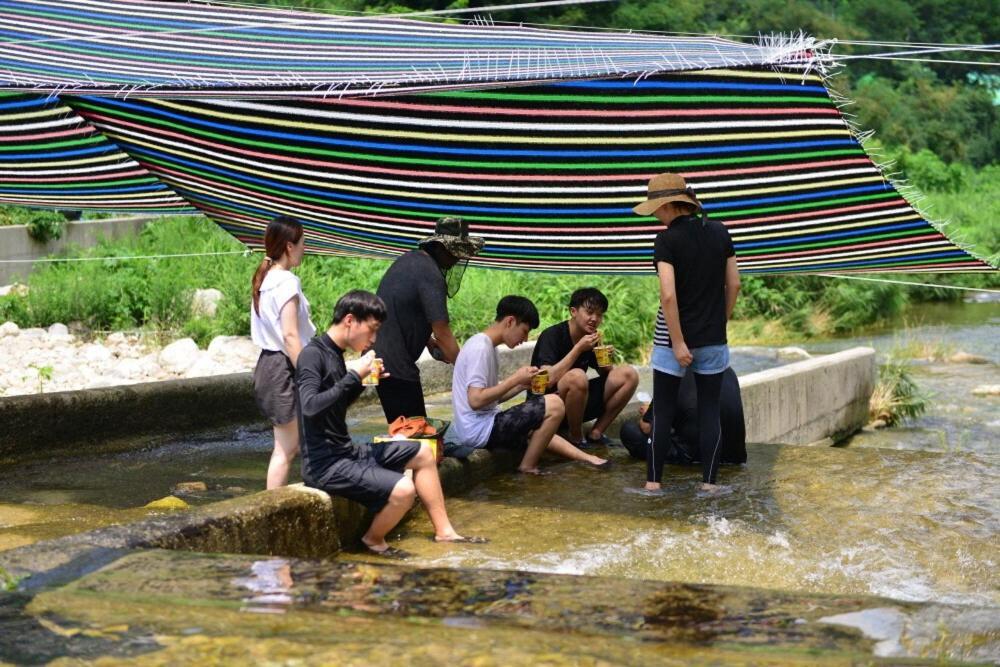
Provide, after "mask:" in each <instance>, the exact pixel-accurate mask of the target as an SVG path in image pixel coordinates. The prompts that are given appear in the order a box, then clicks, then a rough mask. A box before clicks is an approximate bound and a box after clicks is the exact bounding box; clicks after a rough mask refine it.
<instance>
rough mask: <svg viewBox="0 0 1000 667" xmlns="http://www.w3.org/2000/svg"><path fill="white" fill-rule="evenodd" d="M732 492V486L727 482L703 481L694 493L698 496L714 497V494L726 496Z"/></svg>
mask: <svg viewBox="0 0 1000 667" xmlns="http://www.w3.org/2000/svg"><path fill="white" fill-rule="evenodd" d="M732 492H733V487H732V486H730V485H728V484H705V483H704V482H703V483H702V485H701V487H700V488H699V489H698V492H697V493H695V495H696V496H697V497H699V498H714V497H716V496H727V495H729V494H730V493H732Z"/></svg>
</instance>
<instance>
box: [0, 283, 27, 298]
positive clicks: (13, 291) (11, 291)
mask: <svg viewBox="0 0 1000 667" xmlns="http://www.w3.org/2000/svg"><path fill="white" fill-rule="evenodd" d="M12 295H13V296H28V286H27V285H22V284H21V283H12V284H10V285H4V286H3V287H0V296H12Z"/></svg>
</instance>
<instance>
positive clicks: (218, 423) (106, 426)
mask: <svg viewBox="0 0 1000 667" xmlns="http://www.w3.org/2000/svg"><path fill="white" fill-rule="evenodd" d="M533 349H534V342H530V343H525V344H524V345H521V346H519V347H518V348H517V349H515V350H508V349H506V348H504V349H502V350H501V353H500V373H501V375H506V374H509V373H511V372H513V371H514V369H516V368H518V367H519V366H523V365H525V364H527V363H528V361H529V360H530V359H531V351H532V350H533ZM418 366H419V368H420V373H421V376H422V378H423V385H424V391H425V392H426V393H440V392H445V391H451V372H452V366H451V365H450V364H445V363H441V362H438V361H434V360H433V359H430V358H428V359H425V360H422V361H420V362H419V363H418ZM377 402H378V397H377V396H376V394H375V392H374V391H366V392H364V393H363V394H362V395H361V397H360V398H359V399H358V402H357V403H356V405H365V404H373V403H377ZM253 422H260V423H262V424H263V423H264V420H263V418H262V417H261V415H260V412H259V411H258V410H257V404H256V402H255V400H254V395H253V377H252V374H251V373H233V374H231V375H215V376H211V377H202V378H192V379H185V380H165V381H161V382H145V383H140V384H131V385H122V386H118V387H102V388H100V389H83V390H79V391H61V392H53V393H50V394H28V395H25V396H9V397H4V398H0V463H8V462H11V461H14V460H25V459H27V458H39V457H44V456H48V455H51V454H56V453H59V452H62V451H66V450H73V449H76V448H77V447H79V446H80V445H85V446H94V445H99V446H100V449H101V451H105V452H106V451H117V450H127V449H136V448H138V447H139V446H145V445H146V444H147V443H144V442H142V441H141V440H137V439H140V438H142V437H154V436H161V437H162V436H170V435H183V434H186V433H192V432H200V431H208V430H212V429H218V428H221V427H225V426H231V425H234V424H247V423H253Z"/></svg>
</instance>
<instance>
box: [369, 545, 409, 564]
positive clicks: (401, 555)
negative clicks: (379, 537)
mask: <svg viewBox="0 0 1000 667" xmlns="http://www.w3.org/2000/svg"><path fill="white" fill-rule="evenodd" d="M362 544H364V542H362ZM365 548H366V549H368V553H370V554H372V555H373V556H378V557H379V558H389V559H392V560H406V559H407V558H409V557H411V556H412V555H413V554H411V553H410V552H409V551H404V550H403V549H397V548H396V547H391V546H389V545H388V544H386V543H385V542H383V543H382V544H381V545H371V544H365Z"/></svg>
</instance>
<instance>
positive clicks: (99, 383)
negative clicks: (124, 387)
mask: <svg viewBox="0 0 1000 667" xmlns="http://www.w3.org/2000/svg"><path fill="white" fill-rule="evenodd" d="M120 384H124V383H123V382H122V379H121V378H116V377H108V376H105V375H95V376H94V377H92V378H90V382H88V383H87V389H99V388H101V387H115V386H118V385H120Z"/></svg>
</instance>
